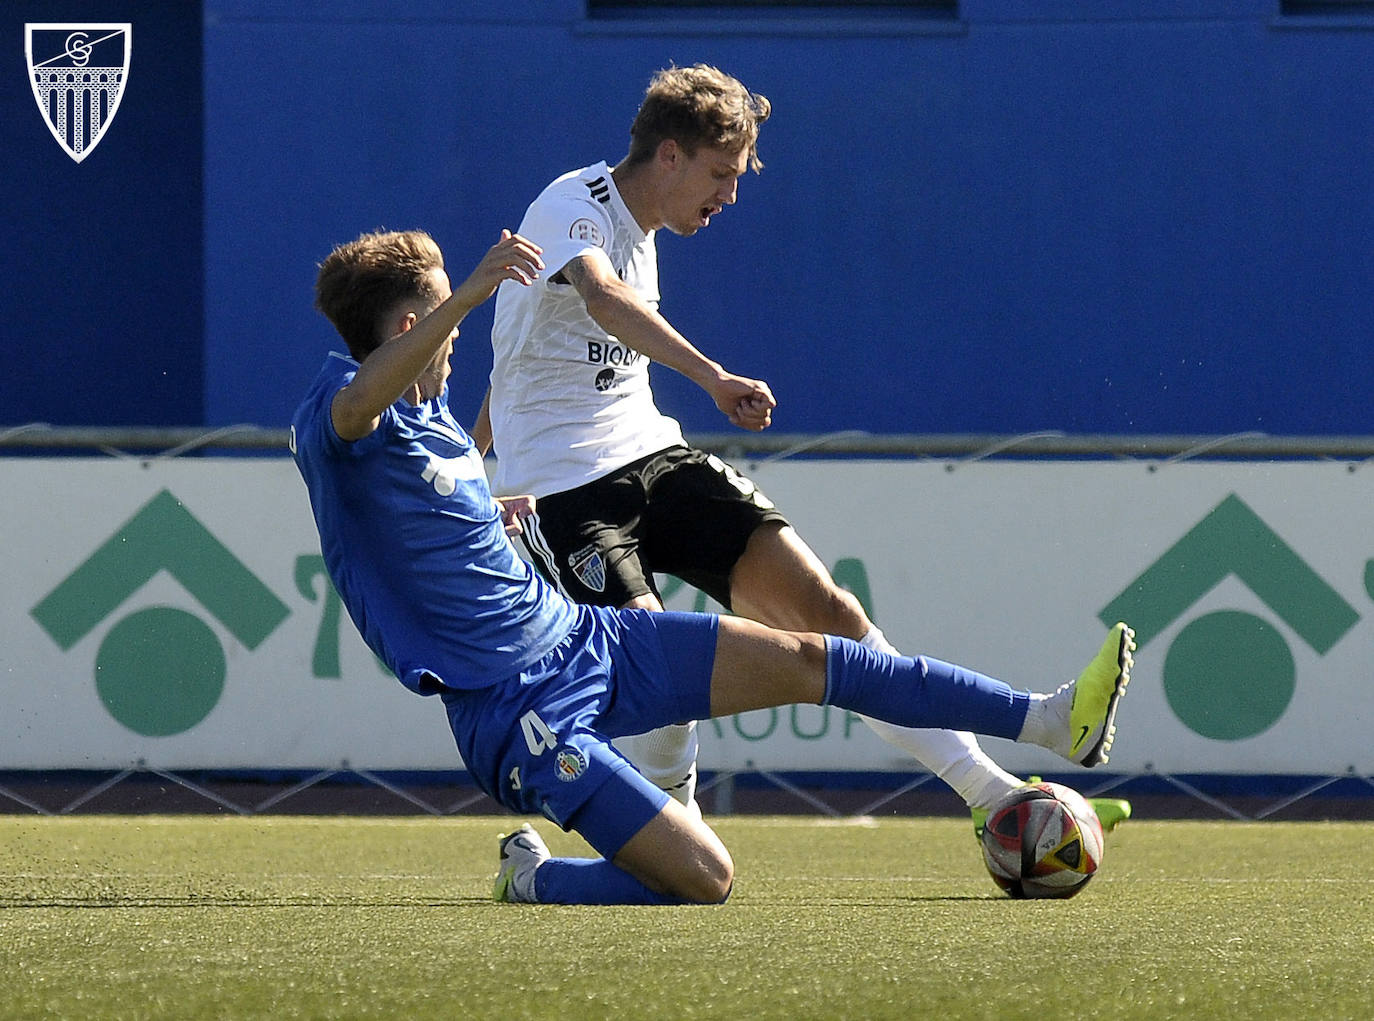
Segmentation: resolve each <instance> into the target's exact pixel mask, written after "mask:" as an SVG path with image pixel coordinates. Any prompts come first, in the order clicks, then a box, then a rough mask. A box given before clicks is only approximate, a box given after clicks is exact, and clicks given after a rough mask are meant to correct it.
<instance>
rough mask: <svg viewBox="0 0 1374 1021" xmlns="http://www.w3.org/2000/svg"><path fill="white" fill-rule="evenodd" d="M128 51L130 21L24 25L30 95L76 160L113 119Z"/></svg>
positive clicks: (54, 134)
mask: <svg viewBox="0 0 1374 1021" xmlns="http://www.w3.org/2000/svg"><path fill="white" fill-rule="evenodd" d="M132 51H133V26H132V25H131V24H129V23H128V22H125V23H123V24H116V23H97V24H85V25H82V24H70V25H67V24H53V23H48V22H42V23H37V24H32V23H31V24H26V25H25V26H24V52H25V53H26V54H27V55H28V58H29V85H30V86H31V87H32V89H33V98H34V100H35V101H36V102H37V103H38V110H39V112H40V113H42V115H43V120H44V123H46V124H47V125H48V130H49V131H50V132H51V133H52V137H53V138H55V139H57V144H58V145H60V146H62V149H63V150H64V151H65V152H66V153H67V155H68V156H70V157H71V158H72V159H74V160H76V162H78V163H80V162H81V161H82V160H84V159H85V158H86V157H87V156H89V155H90V154H91V153H92V152H94V151H95V147H96V146H97V145H99V144H100V140H101V139H102V138H104V137H105V133H106V132H107V131H109V129H110V125H111V124H112V123H113V122H114V118H115V114H116V113H117V112H118V111H119V101H120V100H121V99H122V98H123V97H124V85H125V83H126V82H127V81H128V80H129V54H130V53H131V52H132Z"/></svg>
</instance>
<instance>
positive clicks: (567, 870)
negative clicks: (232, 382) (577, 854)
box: [534, 858, 691, 904]
mask: <svg viewBox="0 0 1374 1021" xmlns="http://www.w3.org/2000/svg"><path fill="white" fill-rule="evenodd" d="M534 895H535V897H537V898H538V899H539V903H541V904H688V903H691V902H690V901H685V900H682V899H681V898H679V897H665V896H664V895H663V894H661V893H654V891H653V890H650V889H649V888H648V887H647V886H645V885H644V884H643V883H641V882H640V881H639V880H638V879H636V878H635V877H634V876H632V875H630V874H629V873H628V872H626V871H625V870H624V869H622V868H619V867H617V866H616V865H614V864H613V863H611V862H608V861H607V860H606V859H605V858H550V859H549V860H548V861H546V862H544V864H543V865H540V866H539V868H538V869H537V870H536V871H535V873H534Z"/></svg>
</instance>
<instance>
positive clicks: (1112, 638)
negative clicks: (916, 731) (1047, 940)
mask: <svg viewBox="0 0 1374 1021" xmlns="http://www.w3.org/2000/svg"><path fill="white" fill-rule="evenodd" d="M1134 637H1135V636H1134V632H1132V631H1131V630H1130V628H1128V627H1126V625H1125V624H1117V625H1115V626H1114V627H1113V628H1112V629H1111V630H1110V631H1109V632H1108V635H1107V638H1106V640H1105V641H1104V642H1103V644H1102V647H1101V649H1099V650H1098V652H1097V654H1096V655H1095V656H1094V657H1093V658H1092V660H1091V661H1090V662H1089V664H1088V666H1087V667H1086V668H1085V669H1084V670H1083V671H1082V672H1081V673H1080V674H1079V675H1078V677H1077V678H1076V679H1075V680H1073V681H1070V682H1069V683H1067V684H1064V685H1061V686H1060V687H1059V689H1058V690H1056V691H1055V692H1054V693H1053V694H1034V693H1032V692H1030V691H1026V690H1018V689H1013V688H1012V687H1010V686H1009V685H1008V684H1006V683H1005V682H1004V681H1000V680H997V679H996V678H993V677H989V676H987V675H986V674H981V673H978V672H977V671H974V670H969V669H968V668H966V667H962V666H959V665H957V664H954V663H947V662H944V661H943V660H937V659H932V658H929V657H926V656H918V657H916V658H915V659H911V658H909V657H906V656H889V655H886V654H884V653H880V652H875V651H873V650H872V649H867V648H865V647H864V646H862V645H860V644H859V643H858V642H855V641H852V640H850V639H847V638H837V637H834V636H831V635H818V634H814V633H804V632H791V631H776V630H774V629H772V628H768V627H766V626H764V625H762V624H759V623H757V622H755V621H750V620H746V619H744V618H742V617H722V618H720V620H719V638H718V640H717V644H716V655H715V660H714V664H713V669H712V673H711V689H710V696H711V715H712V716H725V715H730V714H732V713H739V712H747V711H749V710H752V709H762V708H767V707H770V706H774V705H786V704H788V703H793V702H809V703H820V704H823V705H836V706H839V707H841V708H844V709H850V710H852V711H854V712H856V713H859V714H861V715H864V716H872V717H874V718H876V719H880V720H886V721H887V722H889V723H895V724H897V725H898V726H904V727H937V728H941V729H959V730H969V731H973V732H975V733H979V734H985V735H988V736H990V737H1003V738H1009V739H1011V740H1015V741H1021V742H1025V743H1030V744H1037V745H1040V746H1042V747H1045V748H1049V749H1050V750H1052V751H1055V752H1057V753H1059V754H1060V755H1062V756H1063V757H1064V758H1066V759H1068V760H1069V761H1070V762H1075V763H1077V764H1079V765H1084V766H1095V765H1097V764H1099V763H1101V762H1105V761H1106V760H1107V753H1108V752H1109V751H1110V749H1111V745H1112V741H1113V739H1114V737H1115V733H1116V726H1115V719H1116V711H1117V706H1118V704H1119V702H1120V700H1121V697H1122V695H1124V694H1125V690H1126V685H1127V684H1128V683H1129V681H1130V671H1131V666H1132V657H1131V653H1132V651H1133V650H1134V649H1135V641H1134Z"/></svg>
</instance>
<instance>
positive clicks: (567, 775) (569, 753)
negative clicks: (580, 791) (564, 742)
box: [553, 748, 587, 783]
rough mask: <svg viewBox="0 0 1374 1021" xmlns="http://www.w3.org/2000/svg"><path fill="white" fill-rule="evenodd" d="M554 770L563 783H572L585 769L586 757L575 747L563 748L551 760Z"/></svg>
mask: <svg viewBox="0 0 1374 1021" xmlns="http://www.w3.org/2000/svg"><path fill="white" fill-rule="evenodd" d="M553 768H554V772H555V773H557V775H558V779H560V780H562V781H563V782H564V783H572V782H573V781H574V780H576V779H577V778H578V777H579V776H581V775H582V774H583V773H585V772H586V771H587V759H586V756H584V755H583V754H582V753H581V752H579V751H578V750H577V749H576V748H564V749H563V750H562V751H561V752H559V753H558V755H557V756H555V757H554V760H553Z"/></svg>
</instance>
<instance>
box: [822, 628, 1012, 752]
mask: <svg viewBox="0 0 1374 1021" xmlns="http://www.w3.org/2000/svg"><path fill="white" fill-rule="evenodd" d="M825 646H826V657H825V699H824V701H823V702H822V705H836V706H839V707H840V708H842V709H851V710H853V711H854V712H856V713H861V714H863V715H864V716H872V717H873V718H874V719H878V720H886V721H887V722H888V723H895V724H897V725H898V726H901V727H931V728H935V729H937V730H971V731H973V732H974V733H975V734H986V735H988V736H989V737H1006V738H1011V739H1012V740H1013V741H1014V740H1016V738H1017V737H1018V736H1019V735H1020V733H1021V727H1022V725H1023V724H1024V723H1025V721H1026V710H1027V709H1028V708H1029V707H1030V693H1029V692H1025V691H1015V690H1013V689H1012V688H1011V687H1009V686H1008V685H1006V684H1005V683H1003V682H1002V681H999V680H997V679H995V678H992V677H988V676H987V675H986V674H980V673H976V672H975V671H973V670H966V669H964V668H963V667H961V666H956V665H955V664H953V663H945V662H943V661H941V660H938V659H930V658H929V657H926V656H918V657H916V658H915V659H912V658H911V657H909V656H888V655H885V654H883V653H881V652H875V651H874V650H872V649H868V648H865V647H864V646H862V645H860V644H859V643H858V642H854V641H850V640H849V639H848V638H836V637H834V636H833V635H826V637H825Z"/></svg>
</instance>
